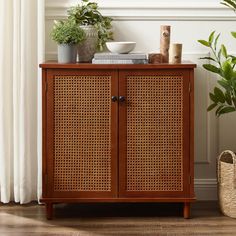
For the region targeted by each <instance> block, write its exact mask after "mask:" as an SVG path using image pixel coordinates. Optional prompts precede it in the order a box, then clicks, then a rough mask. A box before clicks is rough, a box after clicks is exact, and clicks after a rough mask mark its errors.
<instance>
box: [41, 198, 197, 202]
mask: <svg viewBox="0 0 236 236" xmlns="http://www.w3.org/2000/svg"><path fill="white" fill-rule="evenodd" d="M40 201H41V202H42V203H47V202H52V203H73V202H74V203H76V202H104V203H105V202H194V201H196V198H195V197H193V198H42V199H40Z"/></svg>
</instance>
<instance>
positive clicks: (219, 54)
mask: <svg viewBox="0 0 236 236" xmlns="http://www.w3.org/2000/svg"><path fill="white" fill-rule="evenodd" d="M220 58H221V49H220V50H219V52H218V59H219V61H220Z"/></svg>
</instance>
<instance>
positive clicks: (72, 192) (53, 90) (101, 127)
mask: <svg viewBox="0 0 236 236" xmlns="http://www.w3.org/2000/svg"><path fill="white" fill-rule="evenodd" d="M117 74H118V73H117V71H116V70H79V69H78V70H72V69H70V70H69V69H61V70H59V69H57V70H55V69H54V70H53V69H52V70H47V76H46V83H47V93H46V99H45V106H46V113H45V117H44V118H45V123H44V128H45V132H44V140H46V142H45V143H44V145H45V152H46V153H45V155H44V156H45V157H44V165H45V176H47V178H46V177H45V178H46V179H45V180H44V183H45V184H44V185H45V186H44V189H45V191H46V194H44V197H45V195H46V197H49V198H74V199H76V198H105V197H116V196H117V120H118V104H117V102H112V100H111V97H112V95H117V94H118V78H117Z"/></svg>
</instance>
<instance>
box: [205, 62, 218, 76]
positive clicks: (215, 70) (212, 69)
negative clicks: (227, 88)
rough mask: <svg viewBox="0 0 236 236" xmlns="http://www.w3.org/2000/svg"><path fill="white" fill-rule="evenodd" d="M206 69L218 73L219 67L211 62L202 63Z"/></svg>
mask: <svg viewBox="0 0 236 236" xmlns="http://www.w3.org/2000/svg"><path fill="white" fill-rule="evenodd" d="M202 66H203V67H204V68H205V69H206V70H208V71H211V72H213V73H216V74H220V72H221V71H220V68H217V67H216V66H213V65H211V64H203V65H202Z"/></svg>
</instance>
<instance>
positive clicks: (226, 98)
mask: <svg viewBox="0 0 236 236" xmlns="http://www.w3.org/2000/svg"><path fill="white" fill-rule="evenodd" d="M221 4H223V5H226V6H228V7H230V8H232V9H234V10H236V0H224V1H222V2H221ZM231 35H232V36H233V37H234V38H236V32H231ZM219 37H220V34H217V35H215V31H213V32H212V33H211V34H210V35H209V37H208V39H207V40H198V42H199V43H201V44H202V45H203V46H205V47H208V48H209V50H210V52H211V55H212V56H210V57H203V58H200V59H207V60H209V61H211V62H212V64H203V67H204V68H205V69H206V70H208V71H210V72H213V73H216V74H217V75H218V76H219V79H218V80H217V83H218V85H219V86H216V87H214V90H213V91H212V92H210V93H209V96H210V99H211V101H212V104H211V105H210V106H209V107H208V108H207V110H208V111H211V110H213V109H214V108H216V111H215V114H216V115H217V116H220V115H222V114H225V113H229V112H234V111H236V70H235V65H236V57H235V56H233V55H230V54H228V52H227V49H226V47H225V45H224V44H221V46H220V47H219V46H218V39H219Z"/></svg>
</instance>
